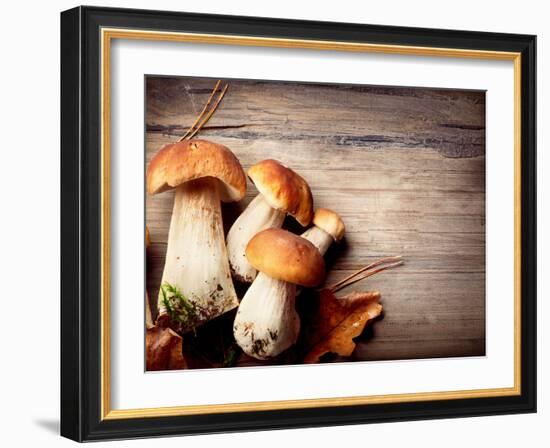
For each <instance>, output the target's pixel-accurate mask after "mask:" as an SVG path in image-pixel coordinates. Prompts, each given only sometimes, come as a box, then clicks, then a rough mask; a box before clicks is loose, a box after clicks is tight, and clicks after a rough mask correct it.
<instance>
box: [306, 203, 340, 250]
mask: <svg viewBox="0 0 550 448" xmlns="http://www.w3.org/2000/svg"><path fill="white" fill-rule="evenodd" d="M345 231H346V228H345V226H344V222H343V221H342V218H340V216H339V215H338V214H337V213H336V212H333V211H332V210H330V209H328V208H318V209H317V210H315V214H314V215H313V226H312V227H310V228H309V229H307V230H306V231H305V232H304V233H302V238H305V239H306V240H308V241H311V242H312V243H313V245H314V246H315V247H317V249H319V252H321V255H325V253H326V251H327V250H328V248H329V247H330V245H331V244H332V243H333V242H334V241H335V242H339V241H340V240H341V239H342V238H343V237H344V232H345Z"/></svg>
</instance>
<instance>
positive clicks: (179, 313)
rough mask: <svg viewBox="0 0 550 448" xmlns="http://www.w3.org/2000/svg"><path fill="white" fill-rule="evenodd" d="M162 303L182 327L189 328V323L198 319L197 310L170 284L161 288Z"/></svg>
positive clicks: (171, 317) (165, 284)
mask: <svg viewBox="0 0 550 448" xmlns="http://www.w3.org/2000/svg"><path fill="white" fill-rule="evenodd" d="M160 290H161V292H162V303H163V305H164V307H165V308H166V311H167V312H168V315H169V316H170V319H172V320H173V321H174V322H177V323H179V324H181V325H182V326H188V324H189V323H192V322H194V321H195V320H196V319H197V309H196V307H195V305H194V304H193V303H192V302H190V301H189V300H188V299H187V298H186V297H185V296H184V295H183V294H182V293H181V291H180V290H179V289H178V288H177V287H176V286H173V285H171V284H170V283H164V284H163V285H162V286H161V288H160Z"/></svg>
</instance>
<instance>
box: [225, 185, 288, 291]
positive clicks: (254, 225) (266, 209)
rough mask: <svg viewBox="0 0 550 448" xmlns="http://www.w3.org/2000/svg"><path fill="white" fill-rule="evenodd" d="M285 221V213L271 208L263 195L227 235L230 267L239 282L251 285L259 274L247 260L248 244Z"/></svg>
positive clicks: (238, 219) (246, 210)
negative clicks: (263, 232) (262, 232)
mask: <svg viewBox="0 0 550 448" xmlns="http://www.w3.org/2000/svg"><path fill="white" fill-rule="evenodd" d="M284 219H285V213H284V212H282V211H280V210H277V209H275V208H273V207H271V206H270V205H269V204H268V203H267V201H266V200H265V199H264V197H263V195H261V194H258V195H257V196H256V197H255V198H254V199H253V200H252V202H250V204H248V207H246V209H245V210H244V211H243V212H242V213H241V215H240V216H239V217H238V218H237V220H236V221H235V222H234V224H233V225H232V226H231V229H230V230H229V233H228V234H227V253H228V256H229V265H230V266H231V272H232V273H233V275H234V277H235V278H236V279H237V280H239V281H241V282H247V283H251V282H252V281H253V280H254V278H255V277H256V274H257V273H258V272H257V271H256V269H254V268H253V267H252V265H251V264H250V263H249V262H248V260H247V259H246V255H245V250H246V245H247V244H248V242H249V241H250V240H251V239H252V237H253V236H254V235H256V234H257V233H258V232H260V231H262V230H265V229H269V228H279V227H281V226H282V225H283V221H284Z"/></svg>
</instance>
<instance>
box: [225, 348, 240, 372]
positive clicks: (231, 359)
mask: <svg viewBox="0 0 550 448" xmlns="http://www.w3.org/2000/svg"><path fill="white" fill-rule="evenodd" d="M238 356H239V351H238V350H237V348H236V347H235V346H233V345H232V346H231V347H229V348H228V349H227V350H226V352H225V353H224V358H223V363H222V366H223V367H233V366H234V365H235V363H236V362H237V358H238Z"/></svg>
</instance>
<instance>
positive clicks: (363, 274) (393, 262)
mask: <svg viewBox="0 0 550 448" xmlns="http://www.w3.org/2000/svg"><path fill="white" fill-rule="evenodd" d="M387 263H389V264H387ZM384 264H385V266H381V265H384ZM402 264H403V257H402V256H401V255H397V256H394V257H385V258H381V259H380V260H377V261H375V262H374V263H371V264H369V265H367V266H365V267H363V268H361V269H359V270H358V271H355V272H354V273H352V274H350V275H348V276H347V277H346V278H344V279H342V280H340V281H338V282H336V283H335V284H334V285H332V286H330V287H329V290H331V291H332V292H336V291H339V290H340V289H343V288H345V287H347V286H350V285H353V284H354V283H357V282H358V281H360V280H363V279H365V278H367V277H370V276H372V275H374V274H377V273H378V272H382V271H385V270H386V269H390V268H394V267H396V266H400V265H402ZM377 266H381V267H379V268H377V269H374V268H376V267H377Z"/></svg>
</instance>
